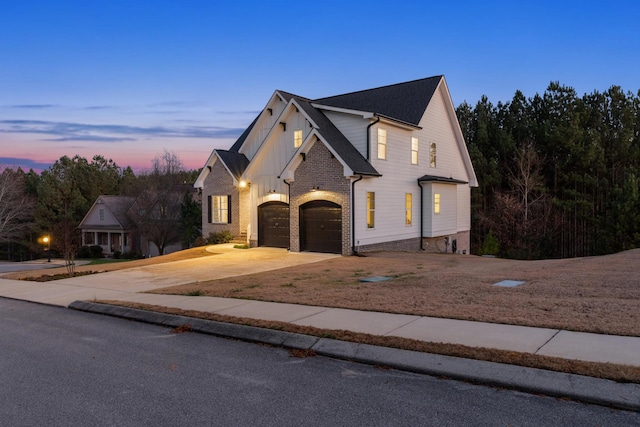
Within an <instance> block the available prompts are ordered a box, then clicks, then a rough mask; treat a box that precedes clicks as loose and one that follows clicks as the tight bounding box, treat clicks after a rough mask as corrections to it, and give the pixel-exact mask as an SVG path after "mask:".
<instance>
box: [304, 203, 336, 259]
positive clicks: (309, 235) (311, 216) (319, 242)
mask: <svg viewBox="0 0 640 427" xmlns="http://www.w3.org/2000/svg"><path fill="white" fill-rule="evenodd" d="M300 250H302V251H310V252H325V253H336V254H339V253H342V208H341V207H340V205H338V204H335V203H333V202H329V201H327V200H314V201H312V202H308V203H305V204H304V205H302V206H300Z"/></svg>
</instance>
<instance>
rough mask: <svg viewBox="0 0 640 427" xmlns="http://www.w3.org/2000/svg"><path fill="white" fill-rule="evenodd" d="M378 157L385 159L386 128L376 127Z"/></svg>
mask: <svg viewBox="0 0 640 427" xmlns="http://www.w3.org/2000/svg"><path fill="white" fill-rule="evenodd" d="M378 159H380V160H386V159H387V130H386V129H381V128H378Z"/></svg>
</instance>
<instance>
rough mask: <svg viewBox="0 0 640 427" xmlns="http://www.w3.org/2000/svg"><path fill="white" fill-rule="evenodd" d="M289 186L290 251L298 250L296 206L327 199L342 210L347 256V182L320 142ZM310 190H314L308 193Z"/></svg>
mask: <svg viewBox="0 0 640 427" xmlns="http://www.w3.org/2000/svg"><path fill="white" fill-rule="evenodd" d="M294 177H295V178H294V181H293V182H292V183H291V196H290V197H291V198H290V206H291V217H290V230H291V231H290V233H291V234H290V236H291V237H290V239H291V241H290V248H291V251H293V252H299V251H300V206H302V205H304V204H305V203H307V202H310V201H313V200H328V201H330V202H333V203H336V204H338V205H340V207H341V208H342V255H350V254H351V246H350V242H351V238H350V236H351V234H350V233H351V227H350V224H351V209H350V206H351V200H350V198H349V197H350V194H351V189H350V184H349V180H348V179H347V178H345V177H344V171H343V167H342V165H341V164H340V162H339V161H338V160H337V159H336V158H335V157H334V156H333V155H332V154H331V152H330V151H329V150H328V149H327V147H325V146H324V144H322V143H321V142H316V143H315V144H314V145H313V147H311V149H310V150H309V152H307V154H306V158H305V160H304V161H303V162H302V163H300V165H299V166H298V168H297V169H296V171H295V174H294ZM313 188H318V189H316V190H314V191H312V189H313Z"/></svg>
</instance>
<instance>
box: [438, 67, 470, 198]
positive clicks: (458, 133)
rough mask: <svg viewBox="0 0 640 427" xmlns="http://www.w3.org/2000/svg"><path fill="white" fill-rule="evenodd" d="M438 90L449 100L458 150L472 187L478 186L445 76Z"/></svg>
mask: <svg viewBox="0 0 640 427" xmlns="http://www.w3.org/2000/svg"><path fill="white" fill-rule="evenodd" d="M436 90H443V91H444V94H445V98H446V99H447V103H446V104H447V112H448V113H449V121H450V122H451V123H452V124H453V131H454V133H455V134H456V140H457V141H458V149H459V150H460V154H461V155H462V160H463V161H464V164H465V166H466V169H467V175H468V181H469V186H470V187H477V186H478V178H476V172H475V170H474V169H473V163H471V156H470V155H469V150H467V144H466V143H465V140H464V135H463V134H462V129H461V128H460V122H458V116H456V109H455V108H454V106H453V101H452V100H451V94H450V93H449V86H448V85H447V82H446V81H445V79H444V76H442V78H441V79H440V83H438V87H437V88H436Z"/></svg>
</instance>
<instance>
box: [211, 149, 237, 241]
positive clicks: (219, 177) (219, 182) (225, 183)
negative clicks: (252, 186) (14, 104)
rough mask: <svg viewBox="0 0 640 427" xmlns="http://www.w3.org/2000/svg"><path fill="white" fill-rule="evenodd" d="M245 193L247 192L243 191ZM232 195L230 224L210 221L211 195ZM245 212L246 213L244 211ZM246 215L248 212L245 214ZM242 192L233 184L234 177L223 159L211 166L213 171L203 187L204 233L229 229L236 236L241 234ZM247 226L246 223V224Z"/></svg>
mask: <svg viewBox="0 0 640 427" xmlns="http://www.w3.org/2000/svg"><path fill="white" fill-rule="evenodd" d="M243 193H245V192H244V191H243ZM227 195H230V196H231V206H230V207H229V209H230V212H231V223H230V224H212V223H211V222H209V210H210V209H211V206H209V196H227ZM243 214H245V213H244V212H243ZM245 216H246V214H245ZM242 218H243V217H241V216H240V192H239V191H238V187H236V186H235V185H233V178H232V177H231V175H230V174H229V172H228V171H227V169H226V168H225V167H224V165H223V164H222V162H221V161H216V162H215V163H214V164H213V166H212V167H211V172H210V173H209V175H207V178H206V180H205V182H204V187H203V189H202V235H203V236H204V237H207V236H208V235H209V233H220V232H222V231H229V232H230V233H231V234H233V235H234V236H239V235H240V230H241V228H240V224H241V219H242ZM245 227H246V225H245Z"/></svg>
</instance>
